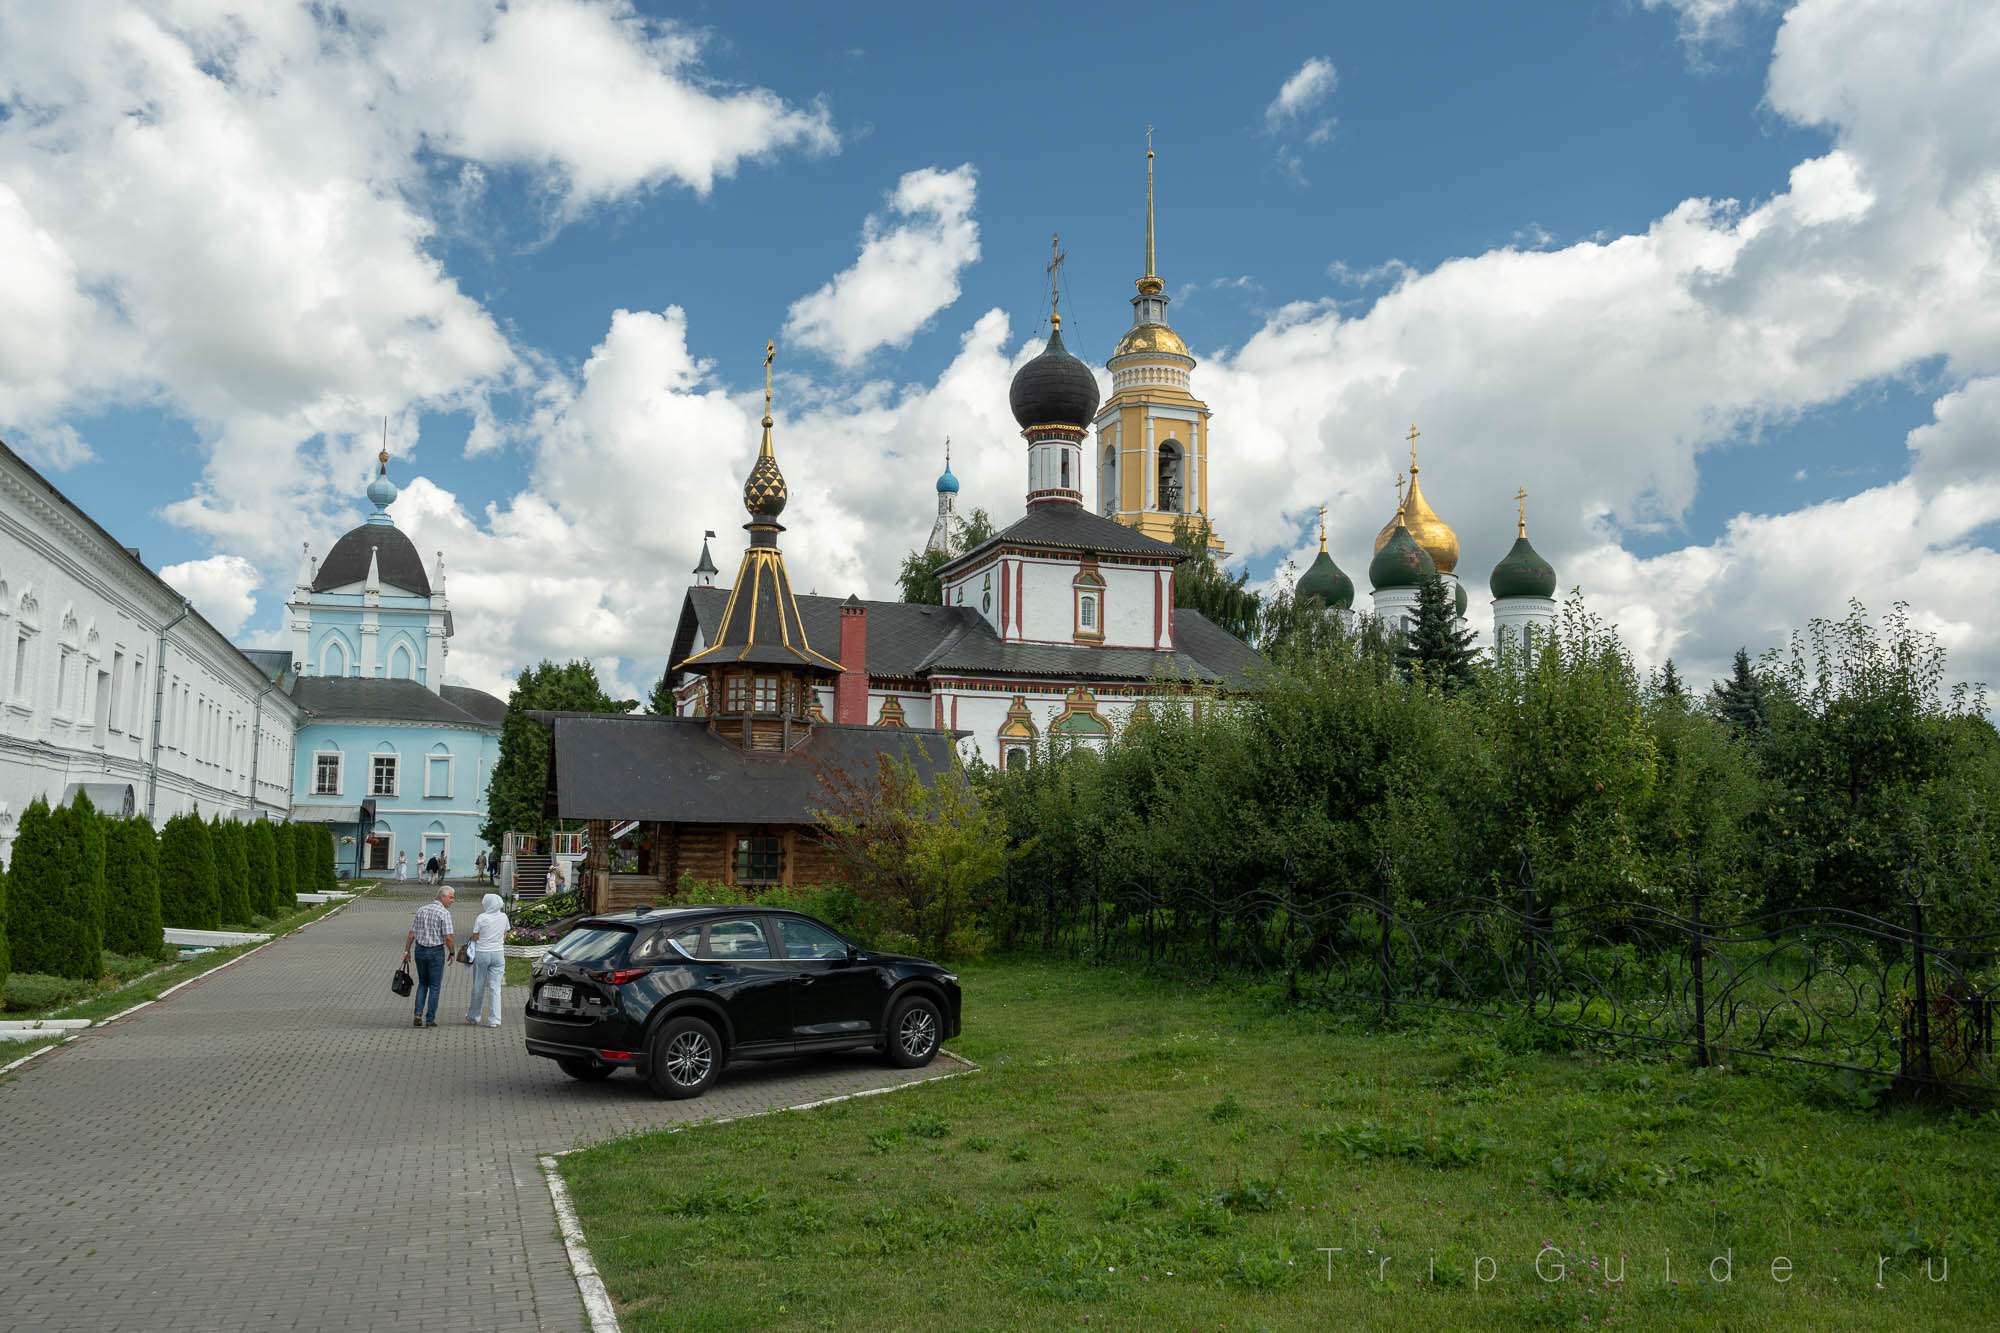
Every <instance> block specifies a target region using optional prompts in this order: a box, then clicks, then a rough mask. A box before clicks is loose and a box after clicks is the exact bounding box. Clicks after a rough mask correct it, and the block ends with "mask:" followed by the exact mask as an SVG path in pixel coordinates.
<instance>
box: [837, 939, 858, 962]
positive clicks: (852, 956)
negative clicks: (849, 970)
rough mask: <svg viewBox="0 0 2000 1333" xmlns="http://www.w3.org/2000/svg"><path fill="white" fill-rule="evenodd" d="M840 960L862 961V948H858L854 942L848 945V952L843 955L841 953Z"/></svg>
mask: <svg viewBox="0 0 2000 1333" xmlns="http://www.w3.org/2000/svg"><path fill="white" fill-rule="evenodd" d="M840 961H841V962H843V963H858V962H860V961H861V950H860V949H858V948H856V947H855V946H854V945H852V944H850V945H848V946H847V952H846V953H845V954H842V955H841V958H840Z"/></svg>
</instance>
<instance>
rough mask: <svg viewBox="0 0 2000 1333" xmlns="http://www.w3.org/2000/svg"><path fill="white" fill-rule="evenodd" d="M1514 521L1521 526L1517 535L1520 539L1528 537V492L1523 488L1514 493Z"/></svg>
mask: <svg viewBox="0 0 2000 1333" xmlns="http://www.w3.org/2000/svg"><path fill="white" fill-rule="evenodd" d="M1514 521H1515V523H1517V524H1518V525H1519V531H1518V532H1516V533H1515V535H1516V536H1519V537H1525V536H1527V535H1528V492H1527V490H1526V488H1521V489H1518V490H1516V491H1515V492H1514Z"/></svg>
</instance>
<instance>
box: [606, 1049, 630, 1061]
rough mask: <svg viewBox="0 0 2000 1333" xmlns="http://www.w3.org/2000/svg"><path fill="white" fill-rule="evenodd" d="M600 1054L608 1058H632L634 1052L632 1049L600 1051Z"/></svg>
mask: <svg viewBox="0 0 2000 1333" xmlns="http://www.w3.org/2000/svg"><path fill="white" fill-rule="evenodd" d="M598 1054H599V1055H601V1056H603V1057H604V1058H605V1059H606V1060H630V1059H631V1058H632V1052H630V1051H599V1052H598Z"/></svg>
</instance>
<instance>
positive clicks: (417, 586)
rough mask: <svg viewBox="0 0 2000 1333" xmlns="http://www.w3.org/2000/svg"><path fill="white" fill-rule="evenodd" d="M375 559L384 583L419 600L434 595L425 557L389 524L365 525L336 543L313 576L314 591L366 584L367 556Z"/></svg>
mask: <svg viewBox="0 0 2000 1333" xmlns="http://www.w3.org/2000/svg"><path fill="white" fill-rule="evenodd" d="M370 554H373V555H374V556H375V561H376V570H377V572H379V573H380V574H381V576H382V582H383V583H385V584H394V585H395V586H396V587H398V588H402V589H404V590H405V591H408V592H413V593H415V594H417V596H419V597H428V596H430V595H431V580H430V575H428V574H426V573H424V562H423V558H422V557H421V556H419V555H418V554H417V548H416V546H415V544H414V543H412V542H411V541H410V539H409V538H408V537H406V536H404V535H403V534H402V532H401V531H399V530H398V529H396V528H394V527H392V526H390V525H389V524H387V523H363V524H362V525H361V526H360V527H358V528H356V529H354V531H352V532H350V533H348V534H347V535H346V536H345V537H342V538H341V539H340V540H339V541H337V542H335V543H334V544H333V549H332V550H331V551H328V552H327V553H326V559H324V560H322V561H320V563H319V572H318V573H316V574H314V575H313V582H312V590H313V591H314V592H326V591H328V590H329V589H333V588H344V587H346V586H347V585H348V584H350V583H363V582H366V581H367V578H368V557H369V555H370Z"/></svg>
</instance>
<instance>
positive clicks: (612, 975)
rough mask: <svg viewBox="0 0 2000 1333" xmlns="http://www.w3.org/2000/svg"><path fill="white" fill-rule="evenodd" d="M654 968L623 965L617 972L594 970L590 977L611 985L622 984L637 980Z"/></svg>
mask: <svg viewBox="0 0 2000 1333" xmlns="http://www.w3.org/2000/svg"><path fill="white" fill-rule="evenodd" d="M652 970H653V969H651V968H650V967H621V968H619V969H618V970H617V971H616V972H592V973H591V974H590V979H591V980H592V981H602V982H604V983H605V984H606V985H609V986H622V985H624V984H625V983H626V982H628V981H637V980H638V979H639V978H640V977H643V976H645V975H646V974H647V973H648V972H650V971H652Z"/></svg>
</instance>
